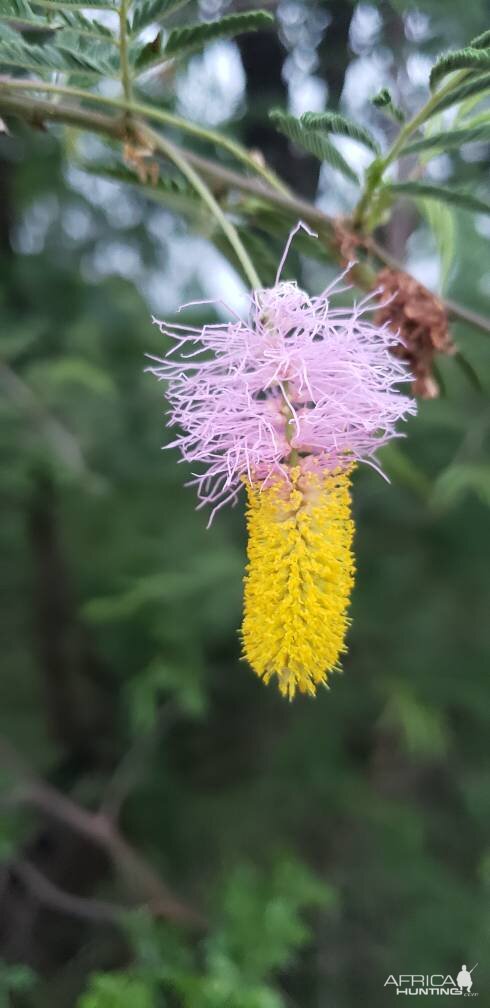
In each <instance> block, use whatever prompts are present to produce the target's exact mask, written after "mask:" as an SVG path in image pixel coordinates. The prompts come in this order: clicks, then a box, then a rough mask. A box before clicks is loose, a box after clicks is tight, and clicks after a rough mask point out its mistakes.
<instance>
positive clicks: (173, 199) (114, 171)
mask: <svg viewBox="0 0 490 1008" xmlns="http://www.w3.org/2000/svg"><path fill="white" fill-rule="evenodd" d="M80 167H81V168H83V170H84V171H86V172H87V173H88V174H89V175H97V176H98V177H102V178H106V179H109V180H110V181H111V182H123V183H125V184H127V185H131V186H135V187H136V188H137V189H139V190H140V191H141V192H142V193H144V195H145V196H148V197H149V198H150V199H152V200H155V201H156V202H157V203H161V204H162V205H164V206H167V207H168V208H169V209H170V210H172V211H173V212H175V213H179V214H184V215H187V216H190V217H192V218H193V219H194V220H195V218H196V215H197V214H198V213H199V212H200V208H202V203H201V201H200V198H199V196H198V195H197V194H196V191H195V189H194V188H193V187H192V186H190V185H189V183H188V182H187V181H186V179H184V178H182V176H181V175H178V174H177V173H173V172H172V170H171V169H169V170H166V171H165V172H163V171H162V170H161V169H160V174H159V176H158V179H157V180H156V181H155V182H154V183H152V182H150V181H147V182H144V181H142V179H140V178H138V176H137V175H136V174H135V172H133V171H130V169H129V168H124V167H122V166H120V165H109V164H105V163H102V162H100V163H99V162H95V161H90V162H89V163H87V164H85V163H82V164H80Z"/></svg>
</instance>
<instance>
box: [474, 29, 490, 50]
mask: <svg viewBox="0 0 490 1008" xmlns="http://www.w3.org/2000/svg"><path fill="white" fill-rule="evenodd" d="M470 46H471V48H472V49H488V47H489V46H490V29H489V30H488V31H484V32H482V34H481V35H477V36H476V38H474V39H472V40H471V42H470Z"/></svg>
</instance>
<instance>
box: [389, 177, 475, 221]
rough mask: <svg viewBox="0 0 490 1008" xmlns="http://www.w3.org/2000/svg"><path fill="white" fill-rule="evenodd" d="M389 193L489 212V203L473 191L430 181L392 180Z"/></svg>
mask: <svg viewBox="0 0 490 1008" xmlns="http://www.w3.org/2000/svg"><path fill="white" fill-rule="evenodd" d="M387 188H388V189H389V191H390V192H391V193H393V194H394V195H398V196H412V197H413V198H414V199H417V198H418V197H423V198H425V199H433V200H439V201H440V202H441V203H447V204H448V205H452V206H458V207H461V209H463V210H473V211H474V212H475V213H482V214H490V203H487V202H486V201H485V200H482V199H479V197H478V196H474V195H473V193H468V192H463V191H461V190H458V189H447V188H445V187H444V186H438V185H433V184H432V183H431V182H393V183H392V184H391V185H390V186H388V187H387Z"/></svg>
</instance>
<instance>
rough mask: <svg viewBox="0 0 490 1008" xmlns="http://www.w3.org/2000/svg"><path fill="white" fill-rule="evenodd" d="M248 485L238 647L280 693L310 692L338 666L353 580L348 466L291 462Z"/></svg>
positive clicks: (324, 681)
mask: <svg viewBox="0 0 490 1008" xmlns="http://www.w3.org/2000/svg"><path fill="white" fill-rule="evenodd" d="M290 480H291V482H290V484H287V483H286V482H285V481H279V480H278V481H277V482H275V483H273V484H271V485H269V486H266V487H264V486H263V485H262V484H261V483H258V482H257V483H254V484H252V485H248V488H247V489H248V509H247V524H248V532H249V543H248V561H249V562H248V565H247V572H246V577H245V598H244V620H243V626H242V637H243V653H244V656H245V658H246V659H247V661H248V662H249V663H250V665H251V666H252V668H253V669H254V671H255V672H256V673H257V675H259V676H261V678H262V679H263V680H264V682H266V683H268V682H269V681H270V680H271V679H272V677H273V676H277V678H278V683H279V689H280V691H281V693H282V694H283V696H288V697H289V699H292V698H293V697H294V694H295V692H296V690H299V691H300V692H301V693H309V694H310V695H314V694H315V693H316V688H317V686H319V685H325V684H326V682H327V676H328V673H329V672H330V671H332V670H333V669H335V668H336V667H337V668H338V659H339V656H340V655H341V654H342V652H343V651H344V650H345V648H344V640H345V635H346V631H347V626H348V619H347V607H348V604H349V599H350V594H351V591H352V587H353V584H354V559H353V555H352V539H353V534H354V523H353V520H352V517H351V510H350V489H349V488H350V470H346V471H337V472H334V473H323V474H318V473H313V472H311V473H308V472H307V473H305V472H302V471H301V469H300V467H299V466H295V467H294V468H293V469H291V470H290Z"/></svg>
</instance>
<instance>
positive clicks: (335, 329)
mask: <svg viewBox="0 0 490 1008" xmlns="http://www.w3.org/2000/svg"><path fill="white" fill-rule="evenodd" d="M300 226H303V227H304V225H298V226H297V227H296V228H295V229H294V231H293V232H292V233H291V235H290V237H289V240H288V243H287V245H286V249H285V252H284V255H283V258H282V260H281V263H280V266H279V269H278V274H277V277H276V283H275V285H274V287H272V288H268V289H263V290H255V291H253V292H252V294H251V296H250V313H249V318H248V320H247V321H243V320H241V319H240V318H238V317H235V318H234V319H233V320H232V321H230V322H228V323H226V324H222V323H217V324H213V325H206V326H204V328H202V329H197V328H192V327H189V326H184V325H177V324H175V323H174V324H169V323H163V322H158V321H157V320H154V321H155V322H156V324H157V325H159V326H160V329H161V332H162V333H163V334H164V335H165V336H167V337H168V338H170V339H171V340H172V343H173V345H172V347H171V349H170V350H169V352H168V353H167V355H166V356H165V357H164V358H163V359H160V358H153V360H154V362H155V363H154V365H153V366H152V367H150V368H149V369H148V370H149V371H151V372H152V373H153V374H155V375H156V376H157V377H158V378H159V379H160V380H163V381H164V382H165V384H166V395H167V399H168V402H169V403H170V410H169V421H168V426H169V427H176V428H177V430H178V433H177V435H176V437H175V438H174V439H173V440H172V441H171V442H170V443H169V444H168V445H166V447H168V448H172V447H177V448H178V449H179V451H180V453H181V456H182V459H183V460H185V461H187V462H191V463H192V464H193V466H196V465H197V466H198V467H199V471H198V472H196V473H195V474H194V477H193V480H192V482H193V483H195V484H196V485H197V492H198V497H199V502H200V503H199V506H200V507H201V506H203V505H205V504H209V505H211V517H210V522H211V521H212V519H213V516H214V514H215V513H216V511H217V510H218V509H219V508H220V507H222V506H223V505H224V504H226V503H229V502H234V501H235V499H236V497H237V495H238V493H239V491H240V489H241V488H242V486H245V487H246V490H247V495H248V508H247V524H248V532H249V543H248V564H247V569H246V576H245V591H244V619H243V626H242V641H243V654H244V657H245V658H246V659H247V660H248V662H249V663H250V665H251V666H252V668H253V669H254V671H255V672H256V673H257V674H258V675H259V676H260V677H261V678H262V679H263V680H264V681H265V682H269V681H270V680H271V679H272V678H273V677H277V680H278V685H279V689H280V691H281V693H282V694H283V695H285V696H289V698H292V697H293V696H294V694H295V692H296V690H299V691H300V692H302V693H309V694H314V693H315V692H316V688H317V686H318V685H320V684H326V682H327V677H328V673H329V672H330V671H332V670H334V669H335V668H338V661H339V657H340V655H341V654H342V652H343V651H344V650H345V645H344V641H345V635H346V631H347V626H348V619H347V608H348V604H349V598H350V593H351V590H352V586H353V581H354V560H353V554H352V539H353V532H354V525H353V521H352V517H351V513H350V489H349V488H350V479H351V474H352V471H353V469H354V467H355V465H356V463H358V462H366V463H368V464H370V465H372V466H374V467H375V468H377V469H378V471H379V466H378V464H377V461H376V450H377V449H378V448H379V447H381V446H382V445H384V444H386V443H387V442H388V441H390V440H391V439H392V438H393V437H397V436H400V435H397V434H396V431H395V425H396V423H397V421H399V420H401V419H404V418H405V417H406V416H407V415H408V414H410V413H414V412H415V404H414V401H413V400H412V399H410V398H409V397H408V396H406V395H403V394H402V393H401V392H400V390H399V387H398V386H399V384H400V382H406V381H407V380H409V375H408V373H407V370H406V368H405V366H404V365H403V363H402V362H401V361H400V360H399V359H397V358H396V357H394V356H393V354H392V352H391V351H392V349H393V348H394V347H395V346H396V345H397V342H398V341H397V338H396V336H394V335H393V333H391V332H390V331H389V329H388V327H387V325H383V326H375V325H373V324H372V323H371V322H369V321H368V320H367V319H366V314H367V312H369V311H370V310H371V307H372V298H371V297H368V298H365V299H364V300H362V301H361V302H360V303H358V304H357V305H354V307H350V308H345V307H340V308H336V307H332V305H331V298H332V295H334V294H335V293H338V292H339V290H340V289H341V288H340V286H339V285H340V283H341V281H342V278H343V276H345V273H344V274H342V276H341V277H340V278H339V279H338V280H337V281H335V283H334V284H332V285H331V286H330V287H329V288H327V289H326V290H325V291H324V292H323V293H322V294H320V295H319V296H318V297H310V296H309V295H308V294H306V293H305V292H304V291H303V290H301V289H300V288H299V287H298V286H297V284H296V283H293V282H286V281H281V280H280V275H281V271H282V266H283V264H284V261H285V258H286V255H287V252H288V250H289V246H290V243H291V240H292V237H293V235H294V234H295V233H296V231H297V230H298V228H299V227H300ZM310 233H311V232H310ZM345 272H347V270H346V271H345ZM344 289H345V288H344ZM230 314H232V313H231V312H230Z"/></svg>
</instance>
